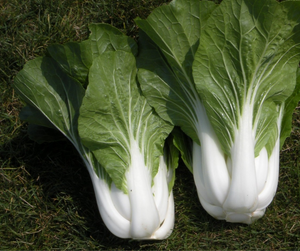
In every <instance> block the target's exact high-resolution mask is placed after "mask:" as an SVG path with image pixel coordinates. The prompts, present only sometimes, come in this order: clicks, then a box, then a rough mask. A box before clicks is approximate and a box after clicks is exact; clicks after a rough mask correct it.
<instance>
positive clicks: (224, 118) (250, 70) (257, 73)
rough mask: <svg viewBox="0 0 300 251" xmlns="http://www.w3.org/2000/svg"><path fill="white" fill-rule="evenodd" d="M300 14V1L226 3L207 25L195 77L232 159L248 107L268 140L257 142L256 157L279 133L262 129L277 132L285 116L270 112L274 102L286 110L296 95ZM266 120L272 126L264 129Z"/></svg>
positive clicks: (204, 101) (242, 1)
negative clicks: (235, 142) (292, 95)
mask: <svg viewBox="0 0 300 251" xmlns="http://www.w3.org/2000/svg"><path fill="white" fill-rule="evenodd" d="M299 11H300V1H285V2H282V3H278V2H277V1H275V0H265V1H252V0H238V1H223V2H222V3H221V4H220V6H219V7H218V8H217V9H216V10H215V11H214V12H213V13H212V15H211V17H210V18H209V20H208V21H207V24H206V27H205V30H204V31H203V32H202V35H201V39H200V46H199V48H198V51H197V54H196V56H195V61H194V64H193V74H194V78H195V83H196V87H197V90H198V93H199V94H200V96H201V98H202V100H203V103H204V105H205V108H206V111H207V114H208V116H209V119H210V121H211V123H212V125H213V127H214V129H215V131H216V133H217V135H218V138H219V140H220V142H221V144H222V147H223V150H224V151H225V152H226V153H227V154H228V155H230V148H231V146H232V144H233V142H234V140H235V132H236V130H238V129H239V126H240V124H239V123H240V118H241V117H242V116H243V115H244V114H243V113H244V110H245V107H246V106H250V107H251V113H252V114H250V115H251V117H252V119H253V120H252V123H253V128H254V131H255V129H256V128H260V129H259V130H258V131H257V132H254V133H255V134H256V135H257V133H259V134H260V136H259V137H264V139H263V140H262V139H259V138H257V139H256V141H257V142H260V143H259V144H256V145H255V152H256V153H258V152H259V151H260V149H261V148H262V147H263V144H261V143H262V142H264V144H265V143H266V142H267V138H268V137H270V136H271V134H272V133H274V130H273V129H270V130H269V129H268V128H267V127H266V126H264V127H261V125H262V124H264V125H267V124H269V125H270V126H269V128H275V124H274V123H277V117H278V115H279V111H278V109H274V108H272V109H271V110H270V102H273V103H274V104H279V105H280V104H282V103H283V102H284V101H285V100H286V99H287V98H288V97H289V96H290V95H291V94H292V92H293V90H294V87H295V83H296V79H295V76H296V74H295V73H296V70H297V65H298V62H299V60H300V57H299V54H300V25H299V22H300V16H299V14H297V13H299ZM283 83H284V84H283ZM273 106H274V105H273ZM267 107H269V108H267ZM266 111H268V112H269V114H268V116H267V117H266V116H265V115H266ZM266 118H268V120H269V121H266V122H263V123H262V121H264V120H265V119H266ZM262 128H265V130H263V131H262V130H261V129H262ZM271 151H272V149H268V152H271Z"/></svg>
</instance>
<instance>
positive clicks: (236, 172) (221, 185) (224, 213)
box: [136, 0, 300, 224]
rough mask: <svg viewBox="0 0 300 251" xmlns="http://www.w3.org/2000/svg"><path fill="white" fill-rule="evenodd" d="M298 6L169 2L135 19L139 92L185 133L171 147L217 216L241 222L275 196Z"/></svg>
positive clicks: (299, 32) (292, 94)
mask: <svg viewBox="0 0 300 251" xmlns="http://www.w3.org/2000/svg"><path fill="white" fill-rule="evenodd" d="M299 13H300V1H297V0H296V1H284V2H281V3H278V2H277V1H275V0H264V1H253V0H234V1H232V0H223V1H222V2H221V4H220V5H215V4H214V3H213V2H209V1H198V0H174V1H172V2H171V3H170V4H169V5H167V6H162V7H160V8H158V9H156V10H155V11H154V12H153V13H152V14H150V16H149V17H148V18H147V19H146V20H141V19H136V23H137V24H138V26H139V27H140V28H141V29H142V31H143V32H142V33H141V35H140V41H139V46H140V54H139V58H138V67H139V75H138V76H139V81H140V83H141V88H142V90H143V94H144V95H145V96H146V98H147V100H148V102H149V103H150V104H151V105H152V106H153V107H154V108H155V110H156V112H157V113H158V114H159V115H160V116H161V117H162V118H163V119H164V120H166V121H168V122H170V123H172V124H173V125H176V126H180V127H181V129H182V131H183V132H184V133H185V134H186V135H188V136H189V137H190V138H191V140H192V143H191V144H190V145H189V146H185V147H184V148H182V149H180V150H181V151H182V152H185V154H184V157H185V162H186V163H187V166H188V167H189V168H190V170H191V171H192V172H193V175H194V180H195V184H196V187H197V191H198V196H199V199H200V202H201V204H202V206H203V207H204V208H205V209H206V210H207V212H208V213H209V214H211V215H212V216H213V217H215V218H217V219H225V220H227V221H229V222H243V223H248V224H250V223H252V222H253V221H255V220H257V219H258V218H260V217H262V215H263V214H264V212H265V209H266V207H267V206H268V205H269V204H270V203H271V201H272V199H273V197H274V195H275V192H276V188H277V183H278V173H279V151H280V148H281V146H282V145H283V142H284V140H285V138H286V137H288V136H289V134H290V131H291V116H292V111H293V109H294V108H295V106H296V104H297V102H298V101H299V80H300V79H299V77H298V80H297V79H296V78H297V74H298V76H299V70H298V69H297V68H298V65H299V61H300V15H299ZM297 71H298V73H297ZM296 83H297V84H296ZM177 145H178V146H179V147H180V145H181V146H182V145H183V144H177ZM189 151H190V152H189ZM190 156H192V157H190Z"/></svg>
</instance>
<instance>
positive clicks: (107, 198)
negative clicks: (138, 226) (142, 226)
mask: <svg viewBox="0 0 300 251" xmlns="http://www.w3.org/2000/svg"><path fill="white" fill-rule="evenodd" d="M85 162H86V161H85ZM86 166H87V167H88V168H87V169H88V171H89V174H90V177H91V180H92V183H93V187H94V192H95V197H96V201H97V205H98V208H99V212H100V215H101V218H102V220H103V222H104V224H105V225H106V227H107V228H108V229H109V231H110V232H112V233H113V234H114V235H115V236H117V237H120V238H131V234H130V221H129V220H127V219H126V218H124V217H123V216H122V215H121V214H120V213H119V211H118V210H117V209H116V207H115V205H114V203H113V201H112V198H111V193H110V188H109V186H108V184H107V183H106V181H105V180H102V179H101V178H99V177H98V176H97V175H96V173H95V172H94V170H93V167H92V166H91V165H90V164H88V163H86Z"/></svg>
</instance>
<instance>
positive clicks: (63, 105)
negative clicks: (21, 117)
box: [14, 57, 84, 145]
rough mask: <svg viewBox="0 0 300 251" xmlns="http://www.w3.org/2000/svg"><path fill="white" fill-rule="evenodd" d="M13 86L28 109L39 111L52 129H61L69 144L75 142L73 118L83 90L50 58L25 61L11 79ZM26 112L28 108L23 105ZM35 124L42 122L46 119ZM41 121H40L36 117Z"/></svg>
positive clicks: (76, 117)
mask: <svg viewBox="0 0 300 251" xmlns="http://www.w3.org/2000/svg"><path fill="white" fill-rule="evenodd" d="M14 87H15V89H16V91H17V93H18V94H19V95H20V97H21V98H22V99H23V100H24V101H25V102H26V103H27V104H28V105H29V106H31V107H32V108H31V112H32V111H35V112H34V114H36V113H37V112H36V110H38V111H39V112H40V115H41V114H42V115H43V116H44V118H43V121H44V119H45V118H46V119H47V120H48V121H49V122H50V123H51V124H52V125H53V126H54V127H55V128H57V129H58V130H59V131H60V132H62V133H63V134H64V135H65V136H66V137H67V138H68V139H69V140H70V141H71V142H73V144H75V145H77V143H78V142H79V138H78V133H77V119H78V115H79V107H80V105H81V102H82V99H83V96H84V89H83V88H82V86H81V85H80V84H79V83H78V82H77V81H75V80H74V79H73V78H71V77H69V76H68V75H67V74H65V72H63V71H62V70H61V68H60V67H59V66H58V64H57V63H56V62H55V61H54V60H53V59H52V58H50V57H40V58H37V59H34V60H32V61H29V62H28V63H27V64H26V65H25V66H24V69H23V70H22V71H20V72H19V73H18V75H17V76H16V78H15V84H14ZM26 109H27V111H28V108H26ZM39 118H40V116H39V117H37V118H36V121H35V119H34V118H33V117H31V121H33V122H34V123H36V124H41V125H45V124H46V122H38V121H37V120H39ZM40 121H42V120H40Z"/></svg>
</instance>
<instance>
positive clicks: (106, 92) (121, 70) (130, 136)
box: [79, 51, 172, 193]
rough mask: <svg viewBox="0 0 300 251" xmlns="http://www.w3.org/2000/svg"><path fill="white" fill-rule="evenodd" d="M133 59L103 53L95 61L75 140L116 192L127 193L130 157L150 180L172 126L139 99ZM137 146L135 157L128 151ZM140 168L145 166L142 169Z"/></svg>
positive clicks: (123, 54) (123, 53)
mask: <svg viewBox="0 0 300 251" xmlns="http://www.w3.org/2000/svg"><path fill="white" fill-rule="evenodd" d="M136 71H137V69H136V62H135V58H134V56H133V55H132V53H128V52H124V51H115V52H106V53H103V55H102V56H101V57H98V58H96V59H95V60H94V62H93V65H92V66H91V68H90V74H89V81H90V83H89V85H88V88H87V91H86V95H85V97H84V100H83V104H82V106H81V108H80V117H79V134H80V137H81V139H82V141H83V143H84V145H85V146H87V147H88V148H89V149H90V150H91V151H92V152H93V153H94V154H95V156H96V158H97V160H98V161H99V163H100V164H101V165H102V166H103V167H104V168H105V169H106V171H107V172H108V174H109V175H110V177H111V178H112V180H113V182H114V183H115V185H116V187H118V188H119V189H121V190H123V191H124V192H125V193H127V192H128V191H127V186H126V178H125V174H126V171H128V169H129V167H130V165H131V162H132V160H134V159H135V157H138V156H134V155H133V154H137V155H139V154H142V155H143V156H144V157H143V158H144V159H143V162H144V164H145V165H146V166H147V168H148V169H149V172H150V174H151V175H150V177H152V178H153V177H154V176H155V175H156V173H157V171H158V166H159V156H162V155H163V145H164V140H165V139H166V138H167V136H168V134H169V133H170V132H171V130H172V126H171V125H169V124H168V123H166V122H164V121H163V120H162V119H160V118H159V117H158V116H157V115H156V114H155V113H154V112H153V110H152V108H151V107H150V105H149V104H148V103H147V101H146V99H145V98H144V96H142V95H141V93H140V90H139V89H138V86H137V81H136ZM136 144H137V145H138V148H139V152H140V153H137V152H135V151H133V150H132V149H133V148H134V147H135V145H136ZM141 164H143V163H141Z"/></svg>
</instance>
